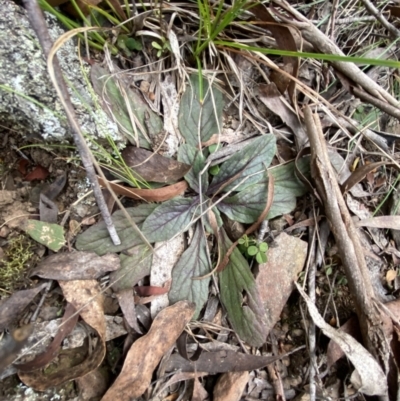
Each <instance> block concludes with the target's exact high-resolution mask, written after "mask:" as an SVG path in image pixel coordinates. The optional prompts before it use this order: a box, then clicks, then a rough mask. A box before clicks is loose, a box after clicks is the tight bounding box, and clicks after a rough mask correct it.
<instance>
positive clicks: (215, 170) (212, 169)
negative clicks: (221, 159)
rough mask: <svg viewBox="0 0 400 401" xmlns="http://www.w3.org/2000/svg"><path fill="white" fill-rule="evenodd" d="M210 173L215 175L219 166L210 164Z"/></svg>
mask: <svg viewBox="0 0 400 401" xmlns="http://www.w3.org/2000/svg"><path fill="white" fill-rule="evenodd" d="M208 172H209V173H210V174H211V175H217V174H218V173H219V166H212V167H210V169H209V170H208Z"/></svg>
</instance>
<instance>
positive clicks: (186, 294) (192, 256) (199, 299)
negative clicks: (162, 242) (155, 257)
mask: <svg viewBox="0 0 400 401" xmlns="http://www.w3.org/2000/svg"><path fill="white" fill-rule="evenodd" d="M210 270H211V269H210V264H209V260H208V257H207V242H206V238H205V236H204V232H203V229H202V227H201V224H197V227H196V230H195V233H194V236H193V239H192V242H191V243H190V246H189V247H188V249H186V251H185V252H184V253H183V254H182V256H181V258H180V259H179V261H178V263H177V264H176V266H175V267H174V269H173V270H172V285H171V289H170V291H169V300H170V302H171V304H174V303H176V302H178V301H182V300H184V299H187V300H189V301H191V302H194V303H195V304H196V311H195V313H194V315H193V318H192V319H197V317H198V316H199V313H200V311H201V309H202V308H203V306H204V304H205V303H206V301H207V298H208V285H209V283H210V277H207V278H204V279H201V280H192V278H194V277H200V276H204V275H205V274H207V273H209V272H210Z"/></svg>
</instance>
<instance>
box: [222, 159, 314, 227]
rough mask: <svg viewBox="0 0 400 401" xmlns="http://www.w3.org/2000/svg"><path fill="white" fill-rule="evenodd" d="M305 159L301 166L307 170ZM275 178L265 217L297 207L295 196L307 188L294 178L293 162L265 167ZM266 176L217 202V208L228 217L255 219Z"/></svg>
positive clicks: (263, 199) (242, 220)
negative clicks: (272, 195) (270, 202)
mask: <svg viewBox="0 0 400 401" xmlns="http://www.w3.org/2000/svg"><path fill="white" fill-rule="evenodd" d="M307 163H308V162H307V161H303V162H302V165H301V169H302V171H303V172H304V174H307V166H308V165H309V164H307ZM268 172H269V173H270V174H271V175H272V176H273V177H274V178H275V183H274V199H273V202H272V205H271V209H270V210H269V212H268V215H267V219H273V218H274V217H276V216H280V215H282V214H285V213H289V212H291V211H292V210H293V209H294V208H295V207H296V197H297V196H301V195H303V194H305V193H306V192H307V188H306V187H305V186H304V185H303V183H302V182H301V181H300V180H298V179H297V177H296V175H295V170H294V162H291V163H288V164H285V165H283V166H279V167H273V168H271V169H268ZM267 189H268V179H266V178H263V180H262V181H261V182H259V183H258V184H253V185H251V186H249V187H247V188H246V189H245V190H243V191H241V192H239V193H237V194H236V195H233V196H230V197H227V198H225V199H224V200H223V201H222V202H220V203H218V205H217V207H218V209H219V210H220V211H221V212H223V213H225V214H226V215H227V216H228V217H229V218H230V219H231V220H235V221H238V222H240V223H245V224H251V223H254V222H255V221H257V219H258V217H259V216H260V214H261V213H262V211H263V210H264V208H265V205H266V203H267Z"/></svg>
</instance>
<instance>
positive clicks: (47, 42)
mask: <svg viewBox="0 0 400 401" xmlns="http://www.w3.org/2000/svg"><path fill="white" fill-rule="evenodd" d="M23 3H24V6H25V8H26V10H27V13H28V17H29V20H30V23H31V25H32V27H33V30H34V31H35V33H36V35H37V37H38V38H39V42H40V45H41V46H42V49H43V53H44V54H45V56H46V58H47V57H48V56H49V55H50V52H51V49H52V40H51V38H50V35H49V31H48V29H47V25H46V21H45V19H44V16H43V12H42V10H41V9H40V7H39V5H38V3H37V0H23ZM53 66H54V78H55V79H52V81H53V85H54V87H55V89H56V91H57V93H58V95H59V98H60V101H61V103H62V104H63V106H64V109H65V112H66V114H67V118H68V122H69V125H70V129H71V133H72V137H73V139H74V143H75V145H76V147H77V149H78V152H79V155H80V157H81V159H82V163H83V166H84V167H85V170H86V174H87V177H88V179H89V181H90V184H91V186H92V189H93V194H94V196H95V198H96V202H97V205H98V207H99V209H100V211H101V215H102V217H103V219H104V222H105V224H106V227H107V230H108V233H109V234H110V237H111V240H112V242H113V244H114V245H120V244H121V240H120V239H119V237H118V234H117V231H116V229H115V227H114V223H113V221H112V219H111V214H110V212H109V210H108V208H107V204H106V202H105V200H104V197H103V194H102V192H101V189H100V185H99V183H98V181H97V177H96V172H95V169H94V167H93V162H92V157H91V155H90V150H89V148H88V146H87V144H86V142H85V139H84V138H83V136H82V134H81V133H80V130H79V126H78V124H77V122H76V117H75V110H74V107H73V106H72V103H71V99H70V97H69V93H68V88H67V85H66V83H65V81H64V77H63V74H62V71H61V67H60V64H59V62H58V59H57V56H55V57H54V65H53ZM50 75H51V74H50ZM51 78H53V77H51Z"/></svg>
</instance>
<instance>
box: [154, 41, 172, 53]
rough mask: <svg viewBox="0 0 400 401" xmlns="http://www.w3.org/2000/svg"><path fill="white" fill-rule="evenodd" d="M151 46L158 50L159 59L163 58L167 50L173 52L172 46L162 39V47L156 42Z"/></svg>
mask: <svg viewBox="0 0 400 401" xmlns="http://www.w3.org/2000/svg"><path fill="white" fill-rule="evenodd" d="M151 45H152V46H153V47H154V48H155V49H156V50H157V57H161V55H162V54H163V53H164V52H165V51H166V50H169V51H172V49H171V46H170V44H169V42H168V40H166V39H162V44H161V45H160V44H159V43H158V42H156V41H154V42H151Z"/></svg>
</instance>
